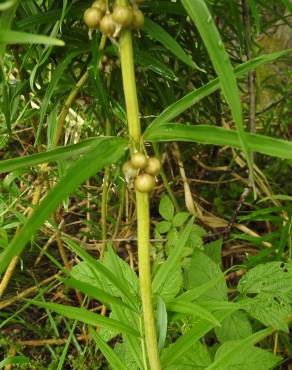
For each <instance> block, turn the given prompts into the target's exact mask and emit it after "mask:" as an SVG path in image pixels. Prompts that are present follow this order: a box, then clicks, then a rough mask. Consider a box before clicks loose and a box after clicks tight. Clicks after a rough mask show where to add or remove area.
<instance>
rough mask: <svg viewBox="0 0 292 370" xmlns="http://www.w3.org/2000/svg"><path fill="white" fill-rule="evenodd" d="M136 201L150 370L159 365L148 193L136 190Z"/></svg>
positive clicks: (140, 272) (140, 277)
mask: <svg viewBox="0 0 292 370" xmlns="http://www.w3.org/2000/svg"><path fill="white" fill-rule="evenodd" d="M136 202H137V223H138V265H139V281H140V290H141V299H142V308H143V318H144V330H145V340H146V347H147V352H148V358H149V363H150V367H151V369H152V370H160V369H161V367H160V361H159V354H158V348H157V337H156V327H155V320H154V314H153V304H152V289H151V267H150V251H149V245H150V241H149V233H150V219H149V197H148V193H140V192H139V191H136Z"/></svg>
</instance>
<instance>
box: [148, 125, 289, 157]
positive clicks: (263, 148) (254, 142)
mask: <svg viewBox="0 0 292 370" xmlns="http://www.w3.org/2000/svg"><path fill="white" fill-rule="evenodd" d="M245 135H246V138H247V146H248V149H249V150H251V151H253V152H258V153H262V154H266V155H269V156H273V157H279V158H284V159H292V142H290V141H285V140H281V139H275V138H272V137H269V136H264V135H258V134H249V133H246V134H245ZM145 139H146V140H148V141H193V142H196V143H202V144H213V145H228V146H231V147H233V148H241V143H240V140H239V137H238V133H237V131H233V130H228V129H224V128H222V127H215V126H209V125H194V126H187V125H183V124H175V123H167V124H163V125H159V126H158V127H153V128H151V130H148V131H147V134H146V135H145Z"/></svg>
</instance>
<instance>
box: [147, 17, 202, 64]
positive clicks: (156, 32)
mask: <svg viewBox="0 0 292 370" xmlns="http://www.w3.org/2000/svg"><path fill="white" fill-rule="evenodd" d="M143 29H144V30H145V31H146V32H147V33H148V34H149V35H150V36H151V37H152V38H153V39H154V40H157V41H159V42H160V43H161V44H162V45H163V46H164V47H165V48H166V49H168V50H169V51H170V52H171V53H172V54H174V55H175V56H176V57H177V58H178V59H180V60H181V61H182V62H184V63H185V64H187V65H188V66H190V67H192V68H196V69H199V70H200V71H203V70H202V69H201V68H199V67H198V66H197V65H196V63H195V62H194V61H193V60H192V58H191V57H190V56H189V55H188V54H186V52H185V51H184V50H183V48H182V47H181V46H180V44H179V43H178V42H177V41H176V40H175V39H174V38H173V37H172V36H170V34H169V33H167V32H166V31H165V30H164V29H163V28H162V27H160V26H159V25H158V24H157V23H155V22H153V21H151V20H150V19H148V18H146V19H145V24H144V27H143Z"/></svg>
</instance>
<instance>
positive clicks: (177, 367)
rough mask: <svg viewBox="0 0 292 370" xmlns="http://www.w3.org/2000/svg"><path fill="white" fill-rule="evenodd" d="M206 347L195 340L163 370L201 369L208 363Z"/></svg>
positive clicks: (208, 357) (208, 356)
mask: <svg viewBox="0 0 292 370" xmlns="http://www.w3.org/2000/svg"><path fill="white" fill-rule="evenodd" d="M210 363H211V359H210V355H209V352H208V347H207V346H206V345H203V344H202V343H201V342H197V343H196V344H195V345H193V346H192V347H190V348H189V349H188V350H187V351H186V352H184V354H183V356H181V357H180V358H178V360H177V361H175V362H173V363H172V364H171V365H170V366H169V367H166V369H165V370H203V369H205V368H206V367H207V366H208V365H210Z"/></svg>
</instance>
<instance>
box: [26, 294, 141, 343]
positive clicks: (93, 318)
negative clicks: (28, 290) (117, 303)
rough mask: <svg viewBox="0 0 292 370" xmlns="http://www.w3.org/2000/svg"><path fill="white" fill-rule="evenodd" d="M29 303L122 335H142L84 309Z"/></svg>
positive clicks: (32, 301) (54, 304)
mask: <svg viewBox="0 0 292 370" xmlns="http://www.w3.org/2000/svg"><path fill="white" fill-rule="evenodd" d="M29 302H31V303H32V304H34V305H36V306H38V307H43V308H46V309H48V310H52V311H55V312H57V313H59V314H60V315H63V316H65V317H68V318H69V319H73V320H78V321H81V322H84V323H85V324H89V325H94V326H98V327H99V326H100V327H104V328H108V329H113V330H117V331H119V332H120V333H126V334H130V335H134V336H135V337H139V335H140V334H139V332H137V331H136V330H134V329H133V328H132V327H130V326H128V325H125V324H124V323H123V322H121V321H117V320H114V319H110V318H108V317H104V316H102V315H99V314H97V313H94V312H90V311H88V310H85V309H84V308H78V307H70V306H65V305H62V304H58V303H48V302H38V301H34V300H29Z"/></svg>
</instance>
